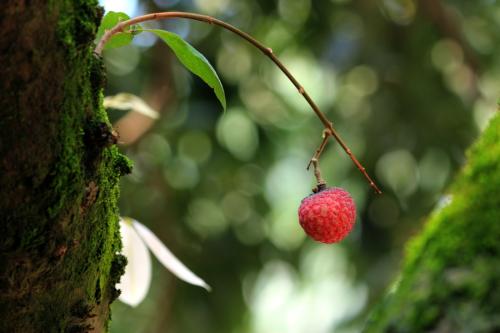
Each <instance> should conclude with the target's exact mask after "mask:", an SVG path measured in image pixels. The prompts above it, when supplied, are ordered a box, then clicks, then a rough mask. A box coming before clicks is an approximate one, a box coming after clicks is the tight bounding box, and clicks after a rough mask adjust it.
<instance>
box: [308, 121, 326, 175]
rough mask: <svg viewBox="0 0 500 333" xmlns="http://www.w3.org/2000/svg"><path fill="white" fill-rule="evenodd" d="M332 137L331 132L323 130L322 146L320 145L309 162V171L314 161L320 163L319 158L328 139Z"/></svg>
mask: <svg viewBox="0 0 500 333" xmlns="http://www.w3.org/2000/svg"><path fill="white" fill-rule="evenodd" d="M330 136H331V134H330V131H328V130H326V129H325V130H323V135H322V137H323V141H321V144H320V145H319V147H318V149H316V151H315V152H314V155H313V157H311V159H310V160H309V164H307V170H309V168H310V167H311V164H313V161H314V160H316V161H319V157H320V156H321V153H322V152H323V150H324V149H325V146H326V143H327V142H328V138H330Z"/></svg>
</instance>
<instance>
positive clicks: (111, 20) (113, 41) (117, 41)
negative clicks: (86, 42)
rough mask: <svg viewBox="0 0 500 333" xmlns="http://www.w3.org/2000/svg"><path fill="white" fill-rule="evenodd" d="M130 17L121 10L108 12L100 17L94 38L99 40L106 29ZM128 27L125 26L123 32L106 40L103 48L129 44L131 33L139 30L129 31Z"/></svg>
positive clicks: (131, 37)
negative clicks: (99, 23)
mask: <svg viewBox="0 0 500 333" xmlns="http://www.w3.org/2000/svg"><path fill="white" fill-rule="evenodd" d="M128 19H130V17H129V16H128V15H127V14H125V13H121V12H108V13H107V14H106V15H105V16H104V17H103V19H102V21H101V25H100V26H99V30H97V36H96V40H97V41H99V40H101V38H102V36H103V35H104V33H105V32H106V30H111V29H112V28H113V27H115V26H116V25H117V24H118V23H120V22H123V21H126V20H128ZM129 30H130V27H127V28H125V32H119V33H117V34H115V35H113V37H111V38H110V39H109V40H108V41H107V42H106V45H105V46H104V48H105V49H110V48H114V47H120V46H125V45H127V44H130V42H132V39H133V34H137V33H138V32H137V31H139V32H140V30H134V33H131V32H129Z"/></svg>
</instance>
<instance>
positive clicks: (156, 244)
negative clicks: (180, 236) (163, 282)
mask: <svg viewBox="0 0 500 333" xmlns="http://www.w3.org/2000/svg"><path fill="white" fill-rule="evenodd" d="M132 226H133V227H134V229H135V230H136V231H137V233H138V234H139V236H140V237H141V238H142V240H143V241H144V243H146V245H147V247H148V248H149V249H150V250H151V252H153V254H154V255H155V257H156V258H157V259H158V260H159V261H160V262H161V264H162V265H163V266H164V267H165V268H166V269H168V270H169V271H170V272H172V273H173V274H174V275H176V276H177V277H178V278H179V279H181V280H183V281H186V282H187V283H191V284H194V285H196V286H200V287H203V288H205V289H206V290H208V291H210V286H209V285H208V284H206V283H205V281H203V280H202V279H201V278H199V277H198V276H196V275H195V274H194V273H193V272H191V271H190V270H189V268H187V267H186V266H185V265H184V264H183V263H182V262H181V261H180V260H179V259H177V258H176V257H175V256H174V255H173V254H172V252H170V250H169V249H167V247H166V246H165V245H164V244H163V243H162V241H161V240H160V239H158V237H156V235H155V234H154V233H153V232H152V231H151V230H149V229H148V228H147V227H146V226H144V225H143V224H141V223H139V222H137V221H135V220H133V223H132Z"/></svg>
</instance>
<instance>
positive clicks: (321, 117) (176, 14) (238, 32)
mask: <svg viewBox="0 0 500 333" xmlns="http://www.w3.org/2000/svg"><path fill="white" fill-rule="evenodd" d="M169 18H185V19H189V20H195V21H201V22H206V23H209V24H215V25H218V26H220V27H222V28H224V29H226V30H229V31H231V32H233V33H235V34H236V35H238V36H239V37H241V38H243V39H245V40H247V41H248V42H249V43H250V44H252V45H253V46H255V47H256V48H257V49H259V50H260V51H261V52H262V53H264V55H266V56H267V57H269V58H270V59H271V60H272V61H273V62H274V63H275V64H276V66H278V67H279V69H281V71H282V72H283V73H284V74H285V75H286V77H287V78H288V79H289V80H290V81H291V82H292V84H293V85H294V86H295V88H297V90H298V91H299V93H300V94H301V95H302V97H304V99H305V100H306V101H307V103H308V104H309V106H310V107H311V109H312V110H313V111H314V113H315V114H316V116H317V117H318V118H319V120H320V121H321V123H323V126H324V127H325V129H326V130H327V131H328V132H329V134H330V135H331V136H333V137H334V138H335V140H336V141H337V142H338V143H339V144H340V146H341V147H342V149H344V151H345V152H346V153H347V155H349V157H350V158H351V160H352V161H353V163H354V165H356V167H357V168H358V170H359V171H360V172H361V173H362V174H363V175H364V177H365V178H366V180H367V181H368V183H369V184H370V186H371V187H372V188H373V189H374V190H375V192H376V193H378V194H380V193H382V191H380V189H379V188H378V187H377V185H376V184H375V182H374V181H373V180H372V179H371V178H370V176H369V175H368V173H367V172H366V170H365V168H364V167H363V166H362V165H361V163H359V161H358V160H357V159H356V157H355V156H354V154H353V153H352V152H351V150H350V149H349V147H347V145H346V144H345V143H344V141H343V140H342V139H341V137H340V135H339V134H338V133H337V131H335V129H334V128H333V124H332V122H331V121H330V120H328V118H327V117H326V116H325V114H324V113H323V112H321V111H320V109H319V108H318V106H317V105H316V104H315V103H314V101H313V100H312V98H311V96H309V94H308V93H307V92H306V90H305V89H304V87H302V86H301V85H300V83H299V82H298V81H297V79H295V77H294V76H293V75H292V74H291V73H290V71H289V70H288V69H287V68H286V67H285V65H283V63H281V61H280V60H279V59H278V58H277V57H276V56H275V55H274V53H273V50H272V49H271V48H269V47H266V46H265V45H263V44H262V43H260V42H259V41H257V40H256V39H255V38H253V37H252V36H250V35H249V34H247V33H246V32H243V31H241V30H240V29H238V28H236V27H234V26H232V25H230V24H229V23H226V22H224V21H221V20H218V19H216V18H214V17H211V16H207V15H201V14H196V13H188V12H161V13H152V14H146V15H141V16H137V17H134V18H132V19H129V20H126V21H123V22H120V23H118V24H117V25H116V26H115V27H113V28H112V29H111V30H107V31H106V32H105V33H104V35H103V36H102V38H101V40H100V41H99V42H98V43H97V46H96V48H95V50H94V52H95V53H96V54H97V55H101V53H102V50H103V48H104V45H105V44H106V42H107V41H108V40H109V39H110V38H111V37H112V36H113V35H114V34H117V33H119V32H124V30H125V28H126V27H129V26H131V25H133V24H137V23H141V22H145V21H155V20H159V19H169ZM330 135H328V136H330ZM328 136H327V138H328ZM324 140H325V141H326V140H327V139H324ZM325 144H326V143H325ZM320 154H321V153H320Z"/></svg>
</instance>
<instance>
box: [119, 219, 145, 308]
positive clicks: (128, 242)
mask: <svg viewBox="0 0 500 333" xmlns="http://www.w3.org/2000/svg"><path fill="white" fill-rule="evenodd" d="M120 233H121V238H122V244H123V249H122V254H123V255H124V256H125V257H127V261H128V264H127V266H126V267H125V274H124V275H123V276H122V277H121V280H120V283H118V284H117V286H116V288H117V289H120V290H121V294H120V297H119V298H118V299H119V300H120V301H122V302H123V303H125V304H128V305H130V306H133V307H135V306H137V305H138V304H139V303H141V302H142V301H143V300H144V298H145V297H146V295H147V293H148V290H149V287H150V285H151V256H150V254H149V251H148V249H147V247H146V245H145V244H144V242H143V241H142V239H141V238H140V237H139V235H138V234H137V232H136V231H135V229H134V228H133V227H132V224H131V220H130V219H129V218H123V219H121V220H120Z"/></svg>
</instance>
